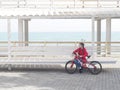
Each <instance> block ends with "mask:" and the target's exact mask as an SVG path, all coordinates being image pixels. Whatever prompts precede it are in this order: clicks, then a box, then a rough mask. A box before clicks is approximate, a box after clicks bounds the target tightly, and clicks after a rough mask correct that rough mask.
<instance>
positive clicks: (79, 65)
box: [74, 60, 81, 69]
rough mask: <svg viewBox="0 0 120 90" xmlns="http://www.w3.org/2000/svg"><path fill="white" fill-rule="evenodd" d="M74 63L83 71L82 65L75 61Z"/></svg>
mask: <svg viewBox="0 0 120 90" xmlns="http://www.w3.org/2000/svg"><path fill="white" fill-rule="evenodd" d="M74 63H75V64H76V65H77V67H78V68H79V69H81V63H80V62H79V61H78V60H74Z"/></svg>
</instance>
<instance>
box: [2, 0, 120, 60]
mask: <svg viewBox="0 0 120 90" xmlns="http://www.w3.org/2000/svg"><path fill="white" fill-rule="evenodd" d="M86 2H90V3H91V2H92V3H95V4H94V5H93V4H89V3H88V4H86ZM104 2H108V3H109V4H106V6H105V5H104ZM119 2H120V0H81V1H80V2H79V1H78V2H77V0H70V1H67V2H64V0H61V1H59V0H55V1H53V0H47V1H43V2H41V0H37V1H36V0H31V1H29V0H11V1H9V0H1V1H0V6H1V7H0V18H1V19H8V21H7V22H8V23H7V28H8V59H10V58H11V19H18V39H19V41H20V42H23V28H24V30H25V42H28V40H29V39H28V32H29V30H28V21H30V20H31V19H91V28H92V36H91V37H92V48H93V50H94V42H95V21H97V42H101V20H102V19H106V32H107V34H106V42H111V18H120V8H119V6H120V4H119ZM78 3H79V4H78ZM40 5H43V6H45V5H46V8H43V7H40ZM58 5H61V6H60V7H58ZM90 5H92V6H93V7H91V6H90ZM111 5H112V7H111ZM6 6H7V7H6ZM23 22H24V23H23ZM23 24H24V25H23ZM21 45H22V44H20V46H21ZM27 45H28V44H26V46H27ZM98 46H100V44H98ZM108 53H109V52H108Z"/></svg>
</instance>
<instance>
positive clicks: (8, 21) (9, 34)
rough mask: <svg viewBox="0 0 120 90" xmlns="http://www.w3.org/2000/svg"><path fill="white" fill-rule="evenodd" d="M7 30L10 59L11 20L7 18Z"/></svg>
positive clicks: (9, 55) (9, 57) (9, 56)
mask: <svg viewBox="0 0 120 90" xmlns="http://www.w3.org/2000/svg"><path fill="white" fill-rule="evenodd" d="M7 32H8V60H10V59H11V22H10V19H8V20H7Z"/></svg>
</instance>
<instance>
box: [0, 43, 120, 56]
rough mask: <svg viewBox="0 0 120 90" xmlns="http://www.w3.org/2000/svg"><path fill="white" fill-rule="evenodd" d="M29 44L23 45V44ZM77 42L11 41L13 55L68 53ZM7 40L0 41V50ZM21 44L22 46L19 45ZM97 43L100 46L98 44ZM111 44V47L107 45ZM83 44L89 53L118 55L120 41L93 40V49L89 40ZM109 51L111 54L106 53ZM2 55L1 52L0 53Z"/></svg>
mask: <svg viewBox="0 0 120 90" xmlns="http://www.w3.org/2000/svg"><path fill="white" fill-rule="evenodd" d="M26 43H27V44H29V46H25V44H26ZM78 43H79V42H72V41H71V42H70V41H66V42H63V41H59V42H53V41H46V42H45V41H43V42H42V41H41V42H38V41H30V42H18V41H14V42H12V43H11V46H12V50H11V54H12V55H13V56H42V55H43V56H44V55H46V54H47V55H51V54H52V55H56V54H58V55H60V56H61V55H63V56H64V55H70V54H71V52H72V51H73V50H74V49H75V48H77V47H78ZM2 44H3V45H2ZM7 44H8V43H7V42H0V45H1V46H0V52H1V53H2V52H7V51H8V50H7ZM21 44H23V46H19V45H21ZM99 44H100V45H101V46H99ZM108 44H111V47H110V48H109V47H108ZM85 46H86V47H87V50H88V51H89V53H91V54H92V52H94V53H95V54H97V53H98V56H120V42H95V47H94V51H93V49H92V48H91V42H85ZM56 52H57V53H56ZM108 52H110V53H111V54H108ZM0 55H1V54H0ZM2 55H3V54H2Z"/></svg>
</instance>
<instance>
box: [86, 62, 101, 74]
mask: <svg viewBox="0 0 120 90" xmlns="http://www.w3.org/2000/svg"><path fill="white" fill-rule="evenodd" d="M88 70H89V72H90V73H92V74H95V75H96V74H99V73H101V71H102V65H101V63H100V62H98V61H91V62H90V63H89V65H88Z"/></svg>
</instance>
